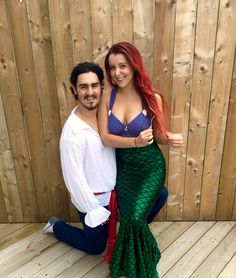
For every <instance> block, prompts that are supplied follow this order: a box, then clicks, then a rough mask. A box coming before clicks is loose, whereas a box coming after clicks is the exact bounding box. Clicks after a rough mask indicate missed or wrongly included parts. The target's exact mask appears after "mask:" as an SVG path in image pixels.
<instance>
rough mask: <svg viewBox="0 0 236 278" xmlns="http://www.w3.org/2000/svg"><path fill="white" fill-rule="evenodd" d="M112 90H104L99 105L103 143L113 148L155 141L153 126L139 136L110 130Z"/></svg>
mask: <svg viewBox="0 0 236 278" xmlns="http://www.w3.org/2000/svg"><path fill="white" fill-rule="evenodd" d="M110 95H111V92H106V91H104V92H103V94H102V97H101V100H100V103H99V107H98V127H99V133H100V136H101V138H102V141H103V144H104V145H106V146H109V147H113V148H135V147H145V146H147V145H150V144H151V143H152V142H153V135H152V133H153V131H152V129H151V128H149V129H146V130H144V131H142V132H141V133H140V134H139V136H137V137H122V136H118V135H113V134H111V133H109V131H108V111H109V100H110Z"/></svg>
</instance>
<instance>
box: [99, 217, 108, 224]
mask: <svg viewBox="0 0 236 278" xmlns="http://www.w3.org/2000/svg"><path fill="white" fill-rule="evenodd" d="M108 221H109V218H108V219H107V220H106V221H104V222H102V224H100V225H101V226H103V225H105V224H107V223H108Z"/></svg>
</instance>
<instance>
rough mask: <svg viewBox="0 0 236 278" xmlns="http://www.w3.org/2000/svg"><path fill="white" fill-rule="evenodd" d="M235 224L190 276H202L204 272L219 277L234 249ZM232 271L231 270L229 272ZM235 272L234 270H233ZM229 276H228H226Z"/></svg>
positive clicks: (194, 277)
mask: <svg viewBox="0 0 236 278" xmlns="http://www.w3.org/2000/svg"><path fill="white" fill-rule="evenodd" d="M235 239H236V226H234V228H233V229H232V230H231V231H230V232H229V234H227V235H226V237H225V238H224V239H223V240H222V241H221V242H220V243H219V245H218V246H216V248H215V249H214V250H213V251H212V252H211V253H210V255H209V256H208V257H207V258H206V259H205V260H204V262H203V263H202V264H201V265H200V266H199V267H198V268H197V270H196V271H194V273H193V274H192V275H191V276H190V277H191V278H197V277H199V278H202V277H204V275H205V274H206V273H211V277H219V276H218V275H219V274H220V272H221V271H222V270H223V268H224V267H225V265H227V264H228V263H229V261H230V260H231V259H232V257H233V255H234V254H235V250H236V240H235ZM235 270H236V269H235ZM231 273H233V272H231ZM235 273H236V272H235ZM228 277H229V276H228Z"/></svg>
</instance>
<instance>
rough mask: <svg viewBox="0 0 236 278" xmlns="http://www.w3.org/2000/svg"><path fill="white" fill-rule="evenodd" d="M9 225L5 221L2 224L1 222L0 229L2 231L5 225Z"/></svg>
mask: <svg viewBox="0 0 236 278" xmlns="http://www.w3.org/2000/svg"><path fill="white" fill-rule="evenodd" d="M8 225H9V224H7V223H4V224H1V223H0V231H2V229H3V228H5V227H6V226H8Z"/></svg>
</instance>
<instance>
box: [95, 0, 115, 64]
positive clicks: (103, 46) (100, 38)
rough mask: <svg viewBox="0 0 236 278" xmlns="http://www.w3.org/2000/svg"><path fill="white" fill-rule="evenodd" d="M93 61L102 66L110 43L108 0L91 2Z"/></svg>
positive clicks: (110, 23)
mask: <svg viewBox="0 0 236 278" xmlns="http://www.w3.org/2000/svg"><path fill="white" fill-rule="evenodd" d="M91 16H92V41H93V60H94V62H96V63H98V64H100V65H101V66H102V67H103V65H104V58H105V55H106V53H107V50H108V49H109V47H110V46H111V43H112V20H111V1H110V0H97V1H93V0H91Z"/></svg>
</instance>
